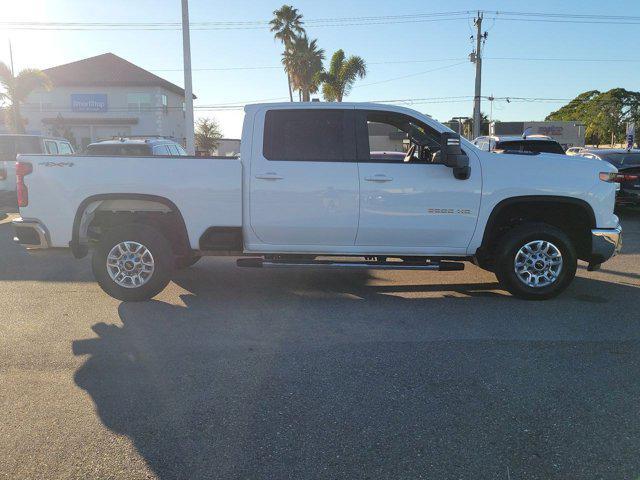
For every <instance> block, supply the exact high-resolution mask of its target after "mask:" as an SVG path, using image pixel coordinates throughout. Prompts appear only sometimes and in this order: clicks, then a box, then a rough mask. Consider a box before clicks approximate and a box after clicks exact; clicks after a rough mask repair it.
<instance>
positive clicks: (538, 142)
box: [473, 135, 565, 155]
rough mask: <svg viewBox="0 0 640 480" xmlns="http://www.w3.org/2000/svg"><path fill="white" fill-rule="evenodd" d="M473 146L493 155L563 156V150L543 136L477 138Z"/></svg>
mask: <svg viewBox="0 0 640 480" xmlns="http://www.w3.org/2000/svg"><path fill="white" fill-rule="evenodd" d="M473 144H474V145H475V146H476V147H478V148H479V149H480V150H484V151H485V152H495V153H517V152H523V153H527V152H528V153H557V154H559V155H564V154H565V152H564V148H562V145H560V144H559V143H558V142H556V141H555V140H554V139H553V138H551V137H547V136H545V135H527V136H522V137H518V136H484V137H478V138H476V139H475V140H474V141H473Z"/></svg>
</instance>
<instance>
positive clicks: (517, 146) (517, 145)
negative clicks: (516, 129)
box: [496, 142, 522, 152]
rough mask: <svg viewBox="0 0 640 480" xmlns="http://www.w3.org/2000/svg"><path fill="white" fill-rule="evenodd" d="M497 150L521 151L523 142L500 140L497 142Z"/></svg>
mask: <svg viewBox="0 0 640 480" xmlns="http://www.w3.org/2000/svg"><path fill="white" fill-rule="evenodd" d="M496 150H511V151H512V152H514V151H515V152H519V151H521V150H522V142H498V143H496Z"/></svg>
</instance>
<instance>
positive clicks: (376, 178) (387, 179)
mask: <svg viewBox="0 0 640 480" xmlns="http://www.w3.org/2000/svg"><path fill="white" fill-rule="evenodd" d="M364 179H365V180H366V181H367V182H390V181H392V180H393V178H391V177H387V176H386V175H384V174H382V173H378V174H376V175H374V176H373V177H364Z"/></svg>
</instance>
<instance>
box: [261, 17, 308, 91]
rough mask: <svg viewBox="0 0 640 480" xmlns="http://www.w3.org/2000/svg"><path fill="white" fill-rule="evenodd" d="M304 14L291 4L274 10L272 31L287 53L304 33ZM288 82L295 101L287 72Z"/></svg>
mask: <svg viewBox="0 0 640 480" xmlns="http://www.w3.org/2000/svg"><path fill="white" fill-rule="evenodd" d="M303 23H304V22H303V21H302V14H300V13H298V9H297V8H293V7H292V6H291V5H283V6H282V7H280V8H279V9H278V10H274V12H273V20H271V21H270V22H269V25H270V26H271V31H272V32H273V34H274V35H273V36H274V38H275V39H276V40H280V41H281V42H282V44H283V45H284V50H285V55H286V52H287V51H288V50H290V49H291V45H292V43H293V41H294V39H295V38H296V37H297V36H299V35H302V34H304V28H303V27H302V25H303ZM287 82H288V83H289V99H290V100H291V101H292V102H293V90H292V82H291V76H290V75H289V73H288V72H287Z"/></svg>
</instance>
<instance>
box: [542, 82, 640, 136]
mask: <svg viewBox="0 0 640 480" xmlns="http://www.w3.org/2000/svg"><path fill="white" fill-rule="evenodd" d="M546 120H560V121H570V122H580V123H584V124H585V126H586V127H585V139H586V142H587V143H589V144H595V145H599V144H601V143H609V142H611V141H612V142H613V143H618V142H620V141H622V140H623V139H624V136H625V133H626V125H627V122H636V123H638V122H640V92H632V91H629V90H625V89H624V88H614V89H612V90H609V91H608V92H600V91H598V90H590V91H588V92H584V93H581V94H580V95H578V96H577V97H576V98H574V99H573V100H571V101H570V102H569V103H568V104H567V105H565V106H563V107H561V108H560V109H558V110H557V111H555V112H552V113H550V114H549V115H548V116H547V118H546Z"/></svg>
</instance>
